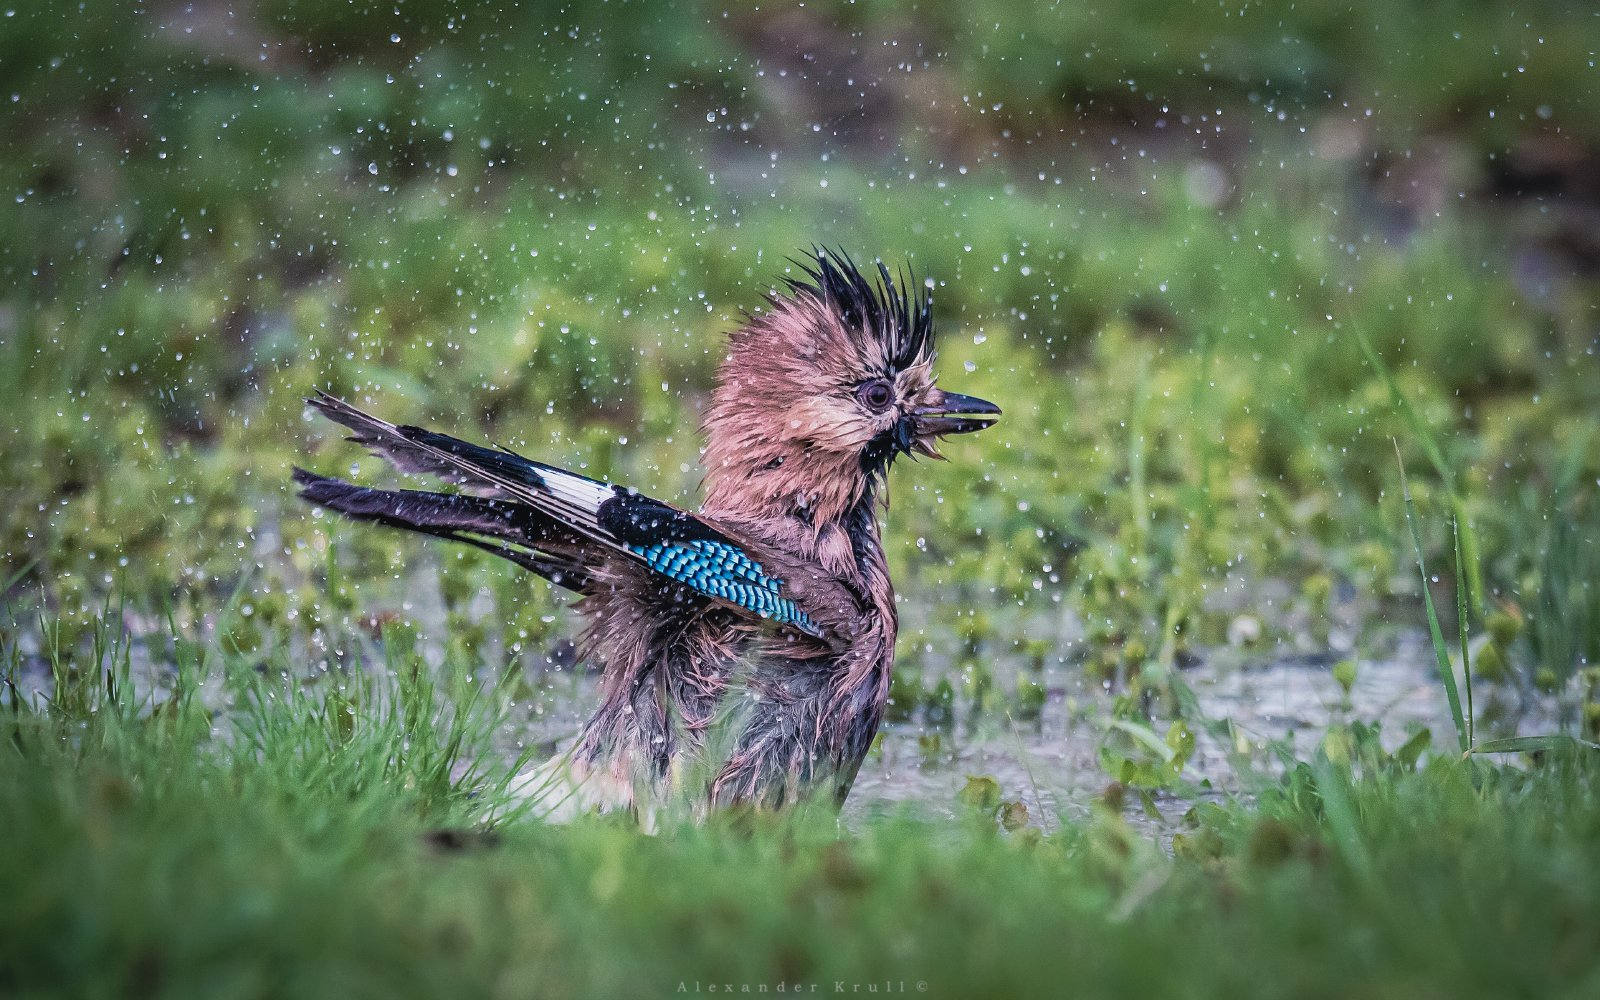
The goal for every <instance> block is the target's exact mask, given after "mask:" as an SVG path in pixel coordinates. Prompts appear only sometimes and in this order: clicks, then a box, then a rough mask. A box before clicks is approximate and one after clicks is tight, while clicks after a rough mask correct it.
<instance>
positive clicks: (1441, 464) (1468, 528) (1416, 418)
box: [1350, 321, 1483, 608]
mask: <svg viewBox="0 0 1600 1000" xmlns="http://www.w3.org/2000/svg"><path fill="white" fill-rule="evenodd" d="M1350 328H1351V329H1352V330H1354V331H1355V334H1356V342H1357V343H1359V344H1360V345H1361V353H1363V354H1365V355H1366V358H1367V363H1368V364H1370V365H1372V367H1373V368H1375V369H1376V370H1377V372H1378V374H1379V375H1381V376H1382V377H1383V384H1384V385H1385V386H1386V387H1387V388H1388V390H1389V399H1390V401H1391V402H1392V403H1393V404H1394V408H1395V410H1397V411H1398V412H1399V413H1400V415H1401V416H1402V417H1404V418H1405V421H1406V424H1407V426H1409V427H1410V428H1411V433H1412V434H1413V435H1414V436H1415V437H1416V439H1417V441H1418V443H1420V444H1421V445H1422V452H1423V454H1425V455H1427V456H1428V462H1429V463H1430V464H1431V465H1432V466H1433V471H1434V472H1435V473H1437V474H1438V476H1439V480H1440V481H1441V482H1442V483H1444V488H1445V492H1446V493H1447V494H1449V497H1450V509H1451V511H1452V512H1453V513H1454V514H1455V518H1456V520H1457V522H1459V523H1460V525H1461V548H1462V551H1463V554H1464V557H1465V562H1466V567H1467V576H1466V580H1467V586H1468V587H1469V588H1470V590H1471V594H1472V603H1473V606H1475V607H1478V608H1482V607H1483V571H1482V569H1481V568H1480V567H1479V565H1478V540H1477V536H1476V535H1475V533H1474V532H1473V530H1472V523H1471V522H1470V521H1468V520H1467V518H1466V511H1465V507H1464V505H1463V504H1462V502H1461V494H1460V493H1458V492H1457V491H1456V477H1455V473H1454V472H1453V471H1451V469H1450V464H1449V463H1448V462H1446V461H1445V458H1444V450H1443V449H1442V448H1440V447H1439V442H1438V440H1437V439H1436V438H1435V437H1434V436H1433V431H1432V429H1430V428H1429V427H1428V425H1427V423H1426V422H1425V421H1423V419H1422V416H1421V414H1419V413H1417V411H1416V409H1415V408H1414V407H1412V405H1411V401H1410V400H1408V399H1406V396H1405V393H1403V392H1401V391H1400V383H1399V382H1397V381H1395V377H1394V373H1393V372H1391V371H1390V370H1389V366H1388V365H1386V364H1384V363H1383V358H1382V357H1380V356H1379V355H1378V352H1377V350H1376V349H1375V348H1374V347H1373V346H1372V341H1370V340H1368V339H1367V334H1366V331H1365V330H1363V329H1362V328H1361V326H1360V325H1359V324H1357V323H1355V322H1354V321H1351V323H1350ZM1458 579H1459V577H1458Z"/></svg>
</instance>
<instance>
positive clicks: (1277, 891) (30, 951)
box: [0, 637, 1600, 997]
mask: <svg viewBox="0 0 1600 1000" xmlns="http://www.w3.org/2000/svg"><path fill="white" fill-rule="evenodd" d="M174 640H175V641H177V642H182V641H183V640H182V639H181V637H174ZM400 645H403V643H401V644H400ZM13 653H14V651H13ZM119 662H124V657H123V654H122V653H121V652H120V651H119V647H118V644H117V642H116V641H113V640H111V639H110V638H109V637H108V638H107V641H106V642H104V643H102V659H101V661H100V662H99V664H98V666H101V667H103V668H104V670H103V671H101V670H95V671H90V670H80V671H77V672H75V673H74V672H66V673H63V674H62V675H61V679H60V680H59V681H58V682H57V684H56V687H55V689H54V691H53V694H54V702H53V704H52V706H51V707H50V708H49V709H47V710H45V711H42V712H35V711H32V710H30V709H29V708H27V707H26V706H25V704H24V703H22V702H18V701H16V700H11V701H9V702H8V703H7V705H6V707H5V713H4V714H3V715H0V815H3V816H5V817H8V819H7V822H6V850H5V851H4V852H0V895H3V898H5V899H6V900H7V905H6V906H5V907H4V908H0V988H3V989H4V991H5V993H6V994H7V995H8V996H19V997H21V996H41V995H147V996H214V995H217V994H227V995H231V996H283V995H293V996H349V995H358V996H367V995H372V996H380V995H381V996H396V995H407V996H409V995H418V996H427V995H439V994H441V993H442V994H449V995H462V996H490V995H507V994H509V995H530V994H532V995H576V996H591V995H618V994H619V993H620V994H633V995H657V994H665V993H675V992H677V990H678V984H679V983H680V982H683V983H688V984H691V986H690V988H691V989H692V988H693V986H692V984H693V983H695V982H700V983H702V984H707V983H719V984H722V983H733V984H736V987H738V986H740V985H742V984H745V983H749V984H751V985H752V986H755V985H758V984H762V983H766V984H768V985H769V987H771V986H775V985H776V984H777V983H778V982H785V983H789V984H793V983H796V982H799V983H806V984H809V983H817V984H819V985H818V990H819V991H820V992H828V991H830V990H831V989H832V984H833V983H834V982H837V981H844V982H846V983H853V982H861V983H868V982H878V983H881V982H883V981H885V980H888V981H890V982H895V983H898V982H899V981H900V980H905V981H906V983H907V991H908V992H913V991H915V990H916V984H917V983H925V984H927V986H928V991H929V993H930V994H933V995H941V996H970V995H973V994H974V993H995V992H999V993H1003V994H1008V995H1059V993H1060V992H1061V991H1062V990H1063V989H1065V990H1068V991H1070V992H1072V993H1073V994H1075V995H1086V996H1126V995H1129V994H1130V993H1141V994H1151V995H1172V994H1174V993H1180V994H1184V995H1196V996H1208V995H1218V996H1221V995H1239V994H1249V995H1256V996H1300V997H1304V996H1330V997H1332V996H1349V995H1351V994H1362V995H1374V996H1412V995H1416V994H1417V993H1418V992H1423V993H1435V994H1438V995H1449V996H1504V995H1508V994H1526V995H1540V996H1583V995H1586V994H1587V993H1589V992H1591V991H1592V990H1593V989H1594V988H1595V987H1596V986H1597V985H1600V959H1597V958H1596V956H1597V954H1600V952H1597V949H1596V946H1597V945H1600V897H1597V894H1596V891H1595V889H1594V887H1595V886H1596V885H1600V870H1597V869H1600V861H1597V860H1596V859H1597V858H1600V819H1597V817H1600V808H1597V807H1600V773H1597V772H1596V770H1595V760H1596V758H1595V757H1593V756H1592V755H1582V756H1577V755H1574V754H1572V753H1562V752H1548V753H1546V754H1545V755H1544V756H1543V757H1542V758H1541V759H1540V760H1539V761H1538V762H1537V763H1536V764H1534V765H1533V766H1531V767H1529V768H1509V767H1499V766H1494V765H1490V764H1486V763H1484V762H1482V761H1479V760H1473V761H1466V760H1462V759H1460V758H1456V757H1454V756H1453V755H1444V756H1440V757H1435V758H1433V759H1432V760H1431V761H1429V762H1428V763H1426V764H1425V765H1424V766H1421V767H1420V768H1419V767H1418V766H1417V765H1416V763H1415V760H1416V758H1415V755H1411V756H1409V757H1408V756H1406V755H1397V756H1390V755H1388V754H1386V753H1384V752H1383V751H1382V750H1381V748H1380V747H1378V745H1377V743H1376V741H1375V739H1374V738H1373V737H1372V734H1371V733H1362V732H1357V733H1356V734H1355V737H1356V738H1355V739H1354V740H1353V742H1350V743H1349V744H1347V747H1348V749H1347V750H1346V751H1345V752H1341V753H1337V754H1332V755H1326V754H1324V753H1322V752H1319V753H1318V754H1317V755H1316V756H1315V757H1314V758H1313V759H1312V760H1310V761H1308V762H1305V763H1298V764H1294V765H1292V766H1291V767H1290V768H1289V769H1288V770H1287V771H1286V772H1284V773H1283V774H1282V776H1281V777H1277V778H1268V777H1265V776H1257V777H1256V778H1255V779H1253V780H1255V781H1257V782H1258V784H1256V785H1255V786H1254V787H1255V789H1256V791H1255V794H1254V795H1253V799H1252V801H1249V802H1244V801H1241V802H1228V801H1223V802H1222V803H1221V804H1217V803H1208V804H1202V805H1199V806H1196V807H1195V808H1193V809H1192V810H1191V811H1190V812H1189V814H1188V816H1187V817H1186V819H1185V820H1184V822H1183V823H1181V824H1180V832H1178V833H1177V835H1176V836H1174V837H1173V838H1172V840H1171V843H1170V846H1171V848H1172V853H1171V854H1170V855H1169V854H1168V853H1166V852H1164V851H1163V850H1162V849H1161V848H1160V847H1159V846H1158V845H1157V844H1154V843H1152V842H1151V841H1149V840H1147V839H1146V838H1145V836H1144V835H1143V834H1139V833H1136V832H1135V831H1133V830H1131V829H1130V828H1129V827H1128V826H1127V825H1126V824H1125V823H1124V821H1123V820H1122V819H1121V818H1119V817H1118V816H1117V815H1116V814H1115V813H1113V812H1110V811H1107V810H1097V811H1096V813H1095V814H1094V815H1093V816H1092V817H1091V818H1090V819H1089V820H1088V821H1085V822H1081V823H1072V822H1067V821H1062V820H1059V819H1058V820H1055V821H1052V822H1050V823H1049V824H1048V827H1049V831H1050V832H1049V833H1047V834H1046V833H1042V832H1041V831H1040V830H1039V829H1038V828H1036V827H1024V828H1021V829H1019V830H1016V831H1015V832H1007V831H1006V830H1005V829H1002V828H1001V827H1000V826H997V825H996V824H995V822H994V820H993V819H992V818H990V817H991V816H992V811H985V810H984V809H983V808H980V806H987V805H989V803H987V802H980V797H976V796H974V797H970V798H971V801H972V802H973V803H974V808H973V809H972V811H971V812H970V814H969V815H967V817H966V819H964V820H962V821H959V822H957V823H955V824H949V823H938V824H934V823H930V822H927V821H920V820H916V819H914V818H911V817H909V816H907V817H906V818H903V819H893V818H884V819H878V820H874V821H871V822H870V823H868V824H867V825H865V826H864V827H863V828H861V829H856V830H851V831H840V830H838V829H836V828H835V827H834V825H833V823H832V822H831V821H829V820H827V819H826V818H824V817H820V816H817V815H812V816H810V817H798V818H791V819H788V820H779V819H777V818H773V817H742V818H741V817H725V818H723V819H721V820H718V821H716V822H713V823H712V824H710V825H709V826H707V827H704V828H694V827H683V828H676V827H674V828H670V829H667V830H664V831H662V832H661V833H660V834H659V835H657V836H646V835H644V834H641V833H640V832H638V831H637V830H636V829H633V828H632V827H631V826H630V825H629V824H626V823H604V822H597V821H591V822H585V823H579V824H576V825H573V826H570V827H545V826H542V825H540V824H537V823H528V822H523V823H512V824H509V825H506V826H504V827H502V828H500V829H497V830H493V831H491V832H488V833H481V832H476V831H477V830H478V827H477V826H476V825H475V823H474V818H475V817H476V816H478V815H481V812H482V811H484V810H487V809H492V808H494V807H495V804H496V803H497V802H499V801H500V799H499V795H500V792H499V791H498V790H497V787H496V785H495V784H494V783H493V782H492V781H489V782H484V781H483V780H482V778H481V777H478V776H473V777H468V778H466V779H465V780H464V781H462V782H459V783H451V782H450V781H448V780H445V779H444V778H443V777H442V776H443V775H445V774H446V773H448V771H449V770H450V769H451V767H452V766H453V765H454V764H456V763H458V762H465V758H466V757H468V756H470V751H469V749H468V748H470V747H471V746H472V745H473V744H475V743H481V741H482V740H483V738H484V734H485V730H486V727H488V726H490V725H492V724H493V722H494V718H495V715H496V713H497V712H498V711H501V710H503V708H504V701H503V698H504V694H505V693H504V692H503V691H498V692H497V691H486V692H483V693H482V696H481V697H480V698H478V699H476V700H475V701H474V702H473V704H475V706H476V710H474V711H469V712H460V711H457V710H456V709H455V707H454V706H456V705H459V704H462V702H461V701H460V699H459V697H452V698H446V697H443V696H442V692H440V691H434V690H431V689H430V688H429V687H428V686H426V685H418V683H417V681H416V677H417V676H419V675H420V674H422V673H425V672H426V668H424V667H422V666H421V664H420V662H419V661H418V660H417V659H416V658H415V656H414V655H401V654H397V655H396V656H395V657H393V658H392V659H391V661H390V662H389V663H388V664H387V667H386V669H385V670H383V671H377V672H374V673H372V674H370V675H362V674H353V675H351V676H350V677H347V678H345V681H344V683H343V684H341V685H339V686H337V687H335V686H334V685H332V684H323V685H320V686H316V687H313V688H312V689H311V690H310V691H309V692H297V691H294V690H293V689H292V687H291V688H290V689H286V688H285V686H284V683H283V680H282V678H279V677H275V676H272V675H270V674H266V675H264V674H262V673H261V672H259V671H255V670H253V669H250V668H248V667H238V666H237V665H236V666H233V667H229V666H226V665H224V664H222V663H220V662H218V661H217V660H216V659H215V658H213V660H212V661H211V662H209V663H207V664H195V663H190V666H189V667H188V668H186V669H185V671H184V672H183V673H182V679H180V680H177V681H176V682H175V683H174V685H173V688H172V689H171V690H170V691H169V692H167V693H166V694H165V695H163V696H162V697H161V698H159V699H156V698H139V697H138V696H136V695H134V694H133V693H132V691H131V686H130V685H128V684H127V683H126V681H125V674H124V668H120V667H119V666H118V664H119ZM85 666H87V664H85ZM445 673H446V675H449V674H450V671H449V670H446V671H445ZM363 676H365V677H366V678H367V679H365V680H361V679H360V678H361V677H363ZM107 678H110V680H107ZM458 679H459V678H458ZM330 680H331V679H330ZM202 681H204V683H201V682H202ZM213 684H216V685H220V686H221V687H223V688H229V689H232V690H233V691H234V692H235V694H234V698H233V699H232V707H231V709H230V710H229V711H228V712H226V713H224V714H221V715H219V714H216V710H215V709H210V708H207V707H206V705H205V700H206V698H207V694H206V692H205V690H204V689H205V688H207V687H209V686H211V685H213ZM468 788H476V789H477V795H476V797H468V796H467V795H466V794H465V790H466V789H468ZM963 797H964V798H969V797H967V796H963ZM702 988H704V987H702Z"/></svg>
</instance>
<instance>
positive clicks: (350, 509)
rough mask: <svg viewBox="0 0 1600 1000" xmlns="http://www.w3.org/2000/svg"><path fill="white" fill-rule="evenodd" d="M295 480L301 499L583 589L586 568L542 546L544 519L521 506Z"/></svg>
mask: <svg viewBox="0 0 1600 1000" xmlns="http://www.w3.org/2000/svg"><path fill="white" fill-rule="evenodd" d="M294 481H295V484H296V485H298V486H299V487H300V496H301V497H302V498H303V499H305V500H308V501H310V502H311V503H314V504H316V505H317V506H319V507H323V508H326V509H328V510H332V511H337V512H338V513H340V514H343V515H344V516H345V517H348V518H350V519H351V520H355V521H369V522H372V523H374V524H381V525H384V526H386V527H390V528H403V529H405V530H407V531H415V532H419V533H421V534H424V535H433V536H435V537H437V538H446V539H449V540H451V541H456V542H463V543H465V544H467V545H471V546H473V547H475V548H479V549H483V550H484V551H485V552H492V553H494V554H495V555H497V556H500V557H501V558H504V559H509V560H510V561H511V562H514V563H516V564H517V565H518V566H522V567H523V568H525V569H529V570H532V571H533V572H535V573H538V574H539V575H540V576H543V577H545V578H546V579H548V580H550V581H551V582H552V583H557V584H560V585H561V586H563V587H567V588H569V589H571V590H575V591H578V592H580V593H582V592H584V591H585V590H587V589H588V585H589V582H590V578H589V574H588V572H587V571H586V570H584V568H583V567H582V566H581V565H580V564H579V563H578V562H577V561H576V560H575V559H573V558H571V557H569V556H567V555H564V554H562V553H561V552H552V551H548V550H547V549H546V547H545V545H544V543H545V542H546V541H547V539H546V537H545V536H546V535H547V531H546V530H545V528H544V525H543V523H542V521H543V519H542V518H541V517H540V516H539V515H538V514H537V512H535V511H532V510H530V509H528V508H527V507H525V506H523V505H521V504H517V503H513V502H509V501H504V500H495V499H491V498H487V497H476V496H465V495H460V494H447V493H429V492H425V491H422V490H375V489H370V488H368V487H365V486H356V485H355V484H353V483H346V482H343V481H341V480H338V479H329V478H327V477H325V476H319V475H316V474H315V473H311V472H307V471H306V470H305V469H300V468H297V469H295V470H294ZM556 547H558V548H559V546H556Z"/></svg>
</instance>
